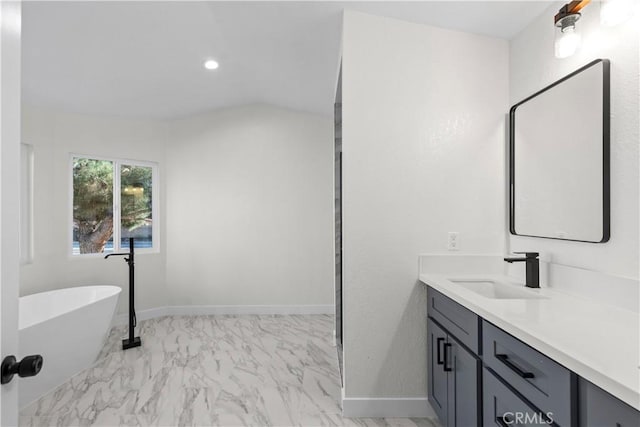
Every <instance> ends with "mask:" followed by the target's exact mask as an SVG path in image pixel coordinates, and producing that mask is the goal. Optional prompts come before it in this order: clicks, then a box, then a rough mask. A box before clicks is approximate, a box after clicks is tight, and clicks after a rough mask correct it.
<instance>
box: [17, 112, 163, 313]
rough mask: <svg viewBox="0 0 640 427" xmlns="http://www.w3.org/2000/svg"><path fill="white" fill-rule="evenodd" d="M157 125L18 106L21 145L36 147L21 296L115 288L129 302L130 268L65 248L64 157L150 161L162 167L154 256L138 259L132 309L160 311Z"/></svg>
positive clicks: (160, 149) (159, 150) (160, 150)
mask: <svg viewBox="0 0 640 427" xmlns="http://www.w3.org/2000/svg"><path fill="white" fill-rule="evenodd" d="M165 135H166V131H165V125H164V124H163V123H161V122H154V121H141V120H127V119H117V118H98V117H91V116H82V115H75V114H64V113H60V112H53V111H47V110H43V109H38V108H29V107H26V106H23V110H22V142H24V143H28V144H32V145H33V147H34V183H33V186H34V208H33V210H34V221H33V222H34V228H33V233H34V236H33V237H34V239H33V240H34V245H33V250H34V257H33V263H32V264H27V265H23V266H22V267H21V270H20V295H29V294H32V293H36V292H43V291H48V290H52V289H59V288H65V287H69V286H80V285H90V284H115V285H119V286H121V287H122V288H123V289H124V290H125V292H123V293H122V294H121V296H120V306H119V311H120V312H124V311H126V308H127V304H128V293H127V292H126V290H127V289H128V269H127V266H126V264H125V263H124V262H123V261H122V259H120V258H117V259H113V258H111V259H109V260H105V259H103V258H102V257H97V258H94V257H90V258H86V257H71V256H70V255H69V248H68V236H69V232H70V229H69V227H70V226H71V224H69V209H70V208H69V206H70V200H69V197H70V187H69V186H70V170H69V167H70V163H69V155H70V153H77V154H87V155H96V156H106V157H115V158H125V159H134V160H148V161H154V162H158V163H159V164H160V183H158V184H160V185H161V192H160V204H161V206H160V227H161V228H160V253H155V254H139V255H138V256H136V308H137V309H138V310H143V309H146V308H151V307H158V306H164V305H166V298H165V277H164V265H165V253H166V252H165V243H164V241H163V236H164V234H165V226H164V221H163V220H162V219H163V217H164V202H163V201H164V199H165V197H164V194H163V191H162V184H161V183H162V181H163V180H164V175H163V166H164V142H165Z"/></svg>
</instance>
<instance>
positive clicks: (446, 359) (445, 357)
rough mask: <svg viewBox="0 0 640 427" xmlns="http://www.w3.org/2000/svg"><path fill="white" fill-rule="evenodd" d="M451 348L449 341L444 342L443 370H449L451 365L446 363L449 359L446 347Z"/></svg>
mask: <svg viewBox="0 0 640 427" xmlns="http://www.w3.org/2000/svg"><path fill="white" fill-rule="evenodd" d="M450 348H451V343H448V342H446V343H444V363H443V364H444V366H443V369H444V371H445V372H451V366H448V365H447V362H448V361H449V352H448V351H447V350H448V349H450Z"/></svg>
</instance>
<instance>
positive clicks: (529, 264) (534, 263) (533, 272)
mask: <svg viewBox="0 0 640 427" xmlns="http://www.w3.org/2000/svg"><path fill="white" fill-rule="evenodd" d="M514 254H524V258H505V259H504V260H505V261H507V262H508V263H512V262H525V263H526V271H527V274H526V276H527V277H526V279H527V280H526V282H525V285H526V286H527V288H539V287H540V260H539V259H538V255H540V254H539V253H538V252H514Z"/></svg>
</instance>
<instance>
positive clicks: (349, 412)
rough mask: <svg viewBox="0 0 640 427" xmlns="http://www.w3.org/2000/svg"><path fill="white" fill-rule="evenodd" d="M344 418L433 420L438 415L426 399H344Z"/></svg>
mask: <svg viewBox="0 0 640 427" xmlns="http://www.w3.org/2000/svg"><path fill="white" fill-rule="evenodd" d="M342 416H343V417H345V418H433V417H436V413H435V412H434V410H433V408H432V407H431V404H430V403H429V401H428V399H427V398H426V397H404V398H402V397H401V398H370V397H343V398H342Z"/></svg>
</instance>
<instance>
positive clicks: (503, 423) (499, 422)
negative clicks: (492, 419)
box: [496, 415, 510, 427]
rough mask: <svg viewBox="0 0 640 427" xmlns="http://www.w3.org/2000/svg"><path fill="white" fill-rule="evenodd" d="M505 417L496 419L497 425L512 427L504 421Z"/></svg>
mask: <svg viewBox="0 0 640 427" xmlns="http://www.w3.org/2000/svg"><path fill="white" fill-rule="evenodd" d="M505 417H506V415H503V416H501V417H496V424H498V425H499V426H500V427H510V425H509V424H508V423H507V422H506V421H505V420H504V419H505Z"/></svg>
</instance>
